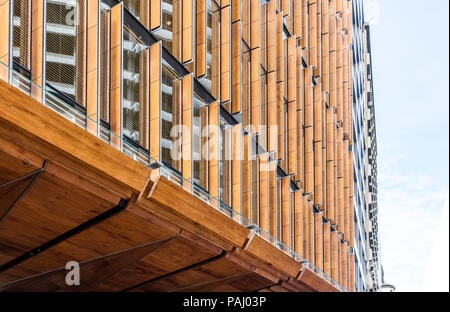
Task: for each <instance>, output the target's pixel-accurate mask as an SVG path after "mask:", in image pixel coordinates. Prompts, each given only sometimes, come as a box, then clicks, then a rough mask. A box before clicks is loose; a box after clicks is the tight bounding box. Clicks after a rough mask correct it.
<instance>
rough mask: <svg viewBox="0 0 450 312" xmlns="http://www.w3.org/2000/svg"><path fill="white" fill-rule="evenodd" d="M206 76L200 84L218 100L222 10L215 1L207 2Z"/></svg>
mask: <svg viewBox="0 0 450 312" xmlns="http://www.w3.org/2000/svg"><path fill="white" fill-rule="evenodd" d="M206 10H207V16H206V76H204V77H202V78H200V79H199V81H200V83H201V84H202V85H203V86H204V87H205V88H206V89H207V90H208V91H209V92H210V93H211V94H212V95H213V96H214V97H215V98H216V99H218V98H219V90H220V86H219V75H220V72H219V71H220V67H219V65H220V60H219V56H220V54H219V53H220V10H219V6H218V5H217V4H216V2H215V1H214V0H207V1H206Z"/></svg>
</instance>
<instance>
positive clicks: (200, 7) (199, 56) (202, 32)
mask: <svg viewBox="0 0 450 312" xmlns="http://www.w3.org/2000/svg"><path fill="white" fill-rule="evenodd" d="M196 1H197V3H196V15H197V16H196V20H195V26H196V27H195V31H196V35H195V51H196V53H195V57H196V60H195V66H196V67H195V72H196V76H197V77H201V76H204V75H206V18H207V12H206V0H196Z"/></svg>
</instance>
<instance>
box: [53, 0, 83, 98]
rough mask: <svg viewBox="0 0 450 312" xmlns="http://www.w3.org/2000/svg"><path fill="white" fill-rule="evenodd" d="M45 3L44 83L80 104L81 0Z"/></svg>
mask: <svg viewBox="0 0 450 312" xmlns="http://www.w3.org/2000/svg"><path fill="white" fill-rule="evenodd" d="M46 4H47V8H46V10H47V14H46V56H45V60H46V64H45V71H46V80H47V83H49V84H51V85H52V86H53V87H54V88H55V89H57V90H58V91H60V92H62V93H64V94H65V95H67V96H69V97H70V98H72V99H74V100H75V101H76V102H77V103H78V104H80V105H82V106H84V94H85V89H86V85H85V77H86V61H85V59H86V58H85V55H86V8H85V6H86V3H85V0H76V1H74V0H65V1H64V0H57V1H56V0H47V2H46Z"/></svg>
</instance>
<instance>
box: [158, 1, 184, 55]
mask: <svg viewBox="0 0 450 312" xmlns="http://www.w3.org/2000/svg"><path fill="white" fill-rule="evenodd" d="M181 5H182V1H181V0H163V1H161V28H159V29H157V30H156V31H154V32H153V33H154V35H155V36H156V37H157V38H158V39H159V40H161V41H162V44H163V46H164V47H165V48H166V49H167V50H169V51H170V53H172V55H173V56H175V57H176V58H177V59H178V60H180V58H181V36H182V24H181V17H182V7H181Z"/></svg>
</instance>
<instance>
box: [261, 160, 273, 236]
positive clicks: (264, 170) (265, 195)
mask: <svg viewBox="0 0 450 312" xmlns="http://www.w3.org/2000/svg"><path fill="white" fill-rule="evenodd" d="M269 156H270V155H269V153H264V154H261V156H260V162H259V226H260V227H261V229H262V230H263V231H265V232H268V229H269V220H268V218H269V214H268V208H269V170H270V164H269Z"/></svg>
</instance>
